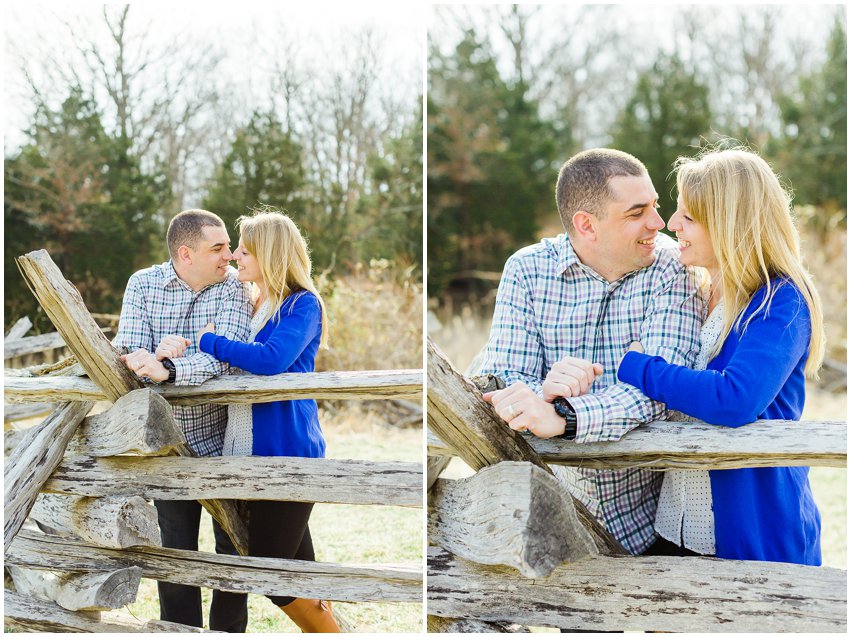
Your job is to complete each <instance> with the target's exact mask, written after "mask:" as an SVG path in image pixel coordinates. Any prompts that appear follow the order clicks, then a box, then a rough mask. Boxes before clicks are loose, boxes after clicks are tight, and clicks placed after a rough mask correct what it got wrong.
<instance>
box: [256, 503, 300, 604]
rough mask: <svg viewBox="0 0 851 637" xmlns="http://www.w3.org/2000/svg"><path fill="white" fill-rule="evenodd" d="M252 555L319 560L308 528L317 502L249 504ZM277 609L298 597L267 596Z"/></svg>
mask: <svg viewBox="0 0 851 637" xmlns="http://www.w3.org/2000/svg"><path fill="white" fill-rule="evenodd" d="M248 511H249V514H248V546H249V549H248V554H249V555H251V556H253V557H277V558H282V559H288V560H308V561H311V562H314V561H316V557H315V555H314V553H313V541H312V540H311V538H310V529H309V528H308V526H307V523H308V520H310V514H311V512H312V511H313V502H276V501H271V500H252V501H249V502H248ZM267 597H268V598H269V599H270V600H272V603H273V604H275V605H276V606H286V605H287V604H289V603H291V602H293V601H295V599H296V598H295V597H291V596H282V595H267Z"/></svg>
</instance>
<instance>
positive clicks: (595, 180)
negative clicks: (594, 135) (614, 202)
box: [556, 148, 647, 233]
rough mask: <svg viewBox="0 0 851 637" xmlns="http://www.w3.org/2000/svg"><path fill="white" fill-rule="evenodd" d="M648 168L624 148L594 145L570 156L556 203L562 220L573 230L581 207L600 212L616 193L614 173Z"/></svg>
mask: <svg viewBox="0 0 851 637" xmlns="http://www.w3.org/2000/svg"><path fill="white" fill-rule="evenodd" d="M646 174H647V168H645V166H644V164H642V163H641V162H640V161H639V160H638V159H636V158H635V157H633V156H632V155H630V154H629V153H624V152H622V151H620V150H613V149H611V148H592V149H591V150H585V151H582V152H581V153H578V154H576V155H574V156H573V157H571V158H570V159H568V160H567V161H566V162H564V164H563V165H562V167H561V169H560V170H559V172H558V182H557V183H556V205H557V206H558V213H559V215H560V216H561V222H562V223H563V224H564V229H565V230H567V232H568V233H572V232H573V215H574V214H576V212H577V211H578V210H584V211H585V212H588V213H591V214H595V215H599V214H601V213H602V211H603V204H605V202H606V200H608V199H610V198H611V196H612V193H611V191H610V190H609V180H610V179H611V178H612V177H641V176H642V175H646Z"/></svg>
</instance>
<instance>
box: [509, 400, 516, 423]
mask: <svg viewBox="0 0 851 637" xmlns="http://www.w3.org/2000/svg"><path fill="white" fill-rule="evenodd" d="M515 418H517V410H516V409H514V403H511V404H510V405H509V406H508V419H509V420H514V419H515Z"/></svg>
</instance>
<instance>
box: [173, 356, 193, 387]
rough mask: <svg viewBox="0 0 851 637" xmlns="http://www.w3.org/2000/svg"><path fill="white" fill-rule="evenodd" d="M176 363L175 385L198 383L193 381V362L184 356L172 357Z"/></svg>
mask: <svg viewBox="0 0 851 637" xmlns="http://www.w3.org/2000/svg"><path fill="white" fill-rule="evenodd" d="M171 362H172V363H174V384H175V385H197V384H198V383H197V382H196V383H193V382H192V363H191V362H190V361H189V360H187V359H185V358H183V357H182V356H181V357H180V358H172V359H171Z"/></svg>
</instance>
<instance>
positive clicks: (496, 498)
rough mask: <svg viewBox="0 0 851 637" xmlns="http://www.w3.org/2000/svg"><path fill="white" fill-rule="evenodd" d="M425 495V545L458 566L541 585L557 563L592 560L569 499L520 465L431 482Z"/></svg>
mask: <svg viewBox="0 0 851 637" xmlns="http://www.w3.org/2000/svg"><path fill="white" fill-rule="evenodd" d="M429 495H430V497H429V518H428V539H429V543H431V544H436V545H437V546H440V547H442V548H444V549H446V550H447V551H450V552H451V553H454V554H455V555H458V556H459V557H463V558H464V559H467V560H472V561H474V562H477V563H479V564H494V565H498V564H501V565H504V566H510V567H512V568H515V569H517V570H518V571H520V573H522V574H523V575H524V576H526V577H546V576H547V575H549V574H550V573H551V572H552V571H553V569H555V568H556V567H557V566H559V565H560V564H561V563H562V562H576V561H578V560H581V559H584V558H587V557H589V556H593V555H598V554H599V551H598V550H597V547H596V546H595V544H594V540H593V539H592V538H591V535H590V534H589V533H588V531H587V530H586V529H585V528H584V527H583V526H582V524H581V523H580V521H579V519H578V518H577V516H576V510H575V508H574V506H573V498H572V497H571V495H570V493H568V491H567V490H566V489H565V487H564V486H562V484H561V483H560V482H559V481H558V479H556V478H555V477H554V476H553V475H551V474H549V473H547V472H546V471H543V470H542V469H540V468H538V467H536V466H535V465H532V464H530V463H528V462H500V463H499V464H496V465H493V466H491V467H485V468H484V469H482V470H480V471H479V472H478V473H476V474H475V475H473V476H471V477H469V478H464V479H462V480H438V481H437V483H436V484H435V486H434V489H432V492H431V493H430V494H429Z"/></svg>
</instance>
